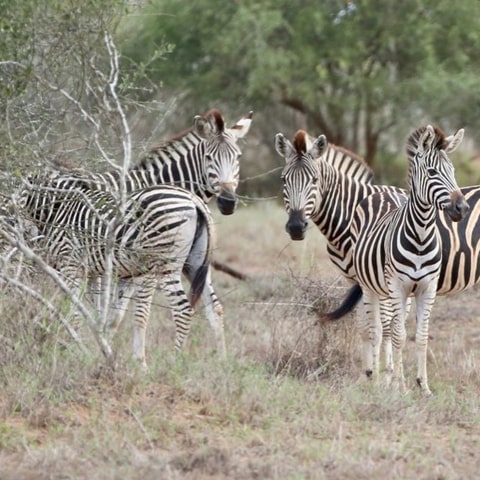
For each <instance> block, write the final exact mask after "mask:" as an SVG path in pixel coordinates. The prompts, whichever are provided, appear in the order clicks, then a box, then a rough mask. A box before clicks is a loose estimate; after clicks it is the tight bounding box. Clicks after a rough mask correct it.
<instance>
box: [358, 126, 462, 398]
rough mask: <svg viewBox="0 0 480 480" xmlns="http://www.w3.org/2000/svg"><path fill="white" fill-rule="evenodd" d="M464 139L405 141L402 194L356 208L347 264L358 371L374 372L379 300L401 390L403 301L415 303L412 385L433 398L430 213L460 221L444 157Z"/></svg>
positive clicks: (428, 134)
mask: <svg viewBox="0 0 480 480" xmlns="http://www.w3.org/2000/svg"><path fill="white" fill-rule="evenodd" d="M462 139H463V130H459V131H458V132H457V133H456V134H455V135H452V136H450V137H446V136H445V135H444V134H443V132H441V131H440V130H438V129H434V128H433V127H431V126H430V125H427V126H426V127H421V128H419V129H417V130H415V131H414V132H413V133H412V134H411V135H410V137H409V138H408V140H407V156H408V176H407V185H408V194H407V200H406V202H403V203H401V204H399V202H398V198H397V197H395V196H394V197H393V198H392V197H391V196H390V195H389V193H388V192H380V193H375V194H372V195H371V196H369V197H367V198H366V199H364V200H363V201H362V202H361V203H360V204H359V206H358V207H357V209H356V212H355V216H354V219H353V223H352V227H351V228H352V238H353V244H354V247H353V263H354V270H355V272H356V278H357V281H358V283H359V284H360V285H361V287H362V290H363V295H364V307H365V315H364V316H359V319H358V327H359V330H360V335H361V337H362V340H363V353H364V358H363V366H364V371H365V373H366V374H367V376H369V377H370V376H372V373H374V374H375V376H377V375H378V371H377V369H378V360H377V359H378V348H379V346H380V338H381V330H382V324H381V319H380V312H379V301H380V299H383V300H384V301H389V302H390V303H391V307H392V319H391V325H392V341H393V352H394V355H393V360H394V362H393V368H392V366H391V365H387V372H388V374H389V379H390V375H391V373H392V370H393V379H394V381H395V382H396V383H398V384H399V385H400V387H401V388H404V387H405V384H404V376H403V362H402V349H403V347H404V345H405V340H406V330H405V320H406V314H407V310H408V309H407V303H408V298H409V296H411V295H413V296H414V297H415V300H416V336H415V340H416V345H417V383H418V385H419V386H420V388H421V390H422V392H423V393H424V394H426V395H429V394H431V392H430V389H429V387H428V380H427V369H426V359H427V342H428V322H429V317H430V311H431V308H432V306H433V302H434V300H435V296H436V290H437V282H438V278H439V274H440V266H441V261H442V259H441V249H442V247H441V243H440V237H439V234H438V232H437V227H436V223H435V216H436V211H437V209H438V210H445V211H446V213H447V214H448V215H449V216H450V218H451V219H452V220H453V221H459V220H461V219H462V218H463V217H464V216H465V215H466V213H467V211H468V204H467V203H466V201H465V198H464V197H463V195H462V193H461V192H460V190H459V188H458V185H457V182H456V180H455V175H454V168H453V165H452V163H451V161H450V159H449V158H448V156H447V154H448V153H450V152H453V151H454V150H455V149H456V148H457V147H458V145H459V144H460V142H461V141H462Z"/></svg>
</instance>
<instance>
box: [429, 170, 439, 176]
mask: <svg viewBox="0 0 480 480" xmlns="http://www.w3.org/2000/svg"><path fill="white" fill-rule="evenodd" d="M427 173H428V176H429V177H435V176H437V175H438V170H437V169H436V168H427Z"/></svg>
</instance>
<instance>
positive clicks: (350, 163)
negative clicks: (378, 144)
mask: <svg viewBox="0 0 480 480" xmlns="http://www.w3.org/2000/svg"><path fill="white" fill-rule="evenodd" d="M314 141H315V138H314V137H312V136H311V135H309V134H308V133H307V132H306V131H305V130H298V131H297V133H296V134H295V137H294V139H293V147H294V148H295V150H296V151H297V152H298V153H306V152H307V151H308V150H309V149H310V148H311V146H312V144H313V142H314ZM321 161H324V162H326V163H328V164H329V165H330V166H331V167H333V168H334V169H335V170H336V171H337V172H339V173H343V174H344V175H345V176H347V177H348V178H351V179H353V180H357V181H359V182H362V183H372V182H373V171H372V169H371V168H370V167H369V166H368V164H367V162H366V161H365V160H364V159H363V158H362V157H361V156H360V155H357V154H356V153H353V152H351V151H350V150H347V149H346V148H344V147H339V146H338V145H334V144H333V143H329V144H328V148H327V151H326V152H325V154H324V155H323V157H322V160H321Z"/></svg>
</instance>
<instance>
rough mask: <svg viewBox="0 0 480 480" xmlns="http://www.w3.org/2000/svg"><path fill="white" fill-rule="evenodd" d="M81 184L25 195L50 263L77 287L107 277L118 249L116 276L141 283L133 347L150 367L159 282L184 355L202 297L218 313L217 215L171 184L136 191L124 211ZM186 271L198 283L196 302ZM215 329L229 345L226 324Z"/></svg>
mask: <svg viewBox="0 0 480 480" xmlns="http://www.w3.org/2000/svg"><path fill="white" fill-rule="evenodd" d="M76 182H77V188H75V189H72V188H68V189H64V188H63V187H62V186H63V184H64V179H63V178H62V177H59V178H56V177H52V176H49V177H48V178H36V179H34V180H33V184H31V185H30V186H29V187H28V188H24V189H23V191H22V192H21V195H20V208H21V212H22V214H23V215H25V217H26V219H27V220H30V221H33V222H34V224H35V225H36V227H37V228H38V230H39V232H40V233H41V234H42V235H43V241H42V247H43V248H44V249H45V251H46V256H47V261H48V263H49V264H50V265H52V266H54V267H55V268H56V269H57V270H59V271H60V272H61V273H62V274H63V275H64V276H65V277H66V279H67V280H68V281H69V283H70V284H71V285H72V287H75V288H76V289H78V288H79V286H80V279H82V278H83V279H88V280H92V279H95V278H100V277H102V276H103V275H104V273H105V269H106V262H107V260H106V257H107V252H108V251H109V245H111V247H112V248H111V253H112V264H113V275H114V276H115V277H116V278H119V279H133V280H134V281H135V282H136V286H137V296H136V300H137V302H138V305H137V309H136V311H135V329H134V341H133V349H134V356H135V358H136V359H138V360H139V361H140V362H141V364H142V366H143V367H144V368H146V361H145V331H146V326H147V322H148V317H149V313H150V308H151V304H152V297H153V294H154V291H155V287H156V284H157V280H158V281H159V283H160V287H161V289H162V290H163V292H164V293H165V295H166V298H167V300H168V302H169V304H170V308H171V311H172V314H173V317H174V319H175V324H176V336H175V348H176V350H180V349H181V348H182V346H183V344H184V340H185V338H186V336H187V335H188V332H189V330H190V324H191V317H192V315H193V308H194V307H195V305H196V303H197V301H198V299H199V298H200V297H202V299H203V301H204V304H205V306H206V308H207V309H211V306H210V303H209V299H210V297H211V295H212V293H213V290H212V288H211V283H210V270H209V265H210V260H211V254H212V248H213V245H212V235H213V224H212V218H211V215H210V212H209V210H208V208H207V207H206V205H205V203H204V202H203V201H202V200H201V199H199V198H198V197H197V196H196V195H194V194H192V193H191V192H188V191H186V190H184V189H180V188H177V187H175V186H171V185H162V186H153V187H147V188H144V189H141V190H137V191H134V192H130V193H129V194H128V195H127V197H126V202H125V205H124V206H123V207H124V208H123V209H122V208H121V205H119V202H118V199H117V198H115V196H114V195H113V194H111V193H109V192H106V191H102V190H98V189H91V188H89V185H88V184H87V185H85V186H84V188H82V179H81V178H78V179H76ZM122 211H124V213H123V214H122ZM182 272H184V273H186V275H187V277H188V279H189V280H190V282H191V290H190V294H189V295H188V297H187V295H186V293H185V290H184V288H183V286H182ZM207 313H208V312H207ZM210 314H213V315H215V314H216V313H215V312H214V311H213V310H212V311H211V312H209V314H208V316H209V318H211V315H210ZM212 324H213V325H214V327H216V332H215V333H216V336H217V339H221V340H223V328H222V330H221V331H219V327H220V326H223V324H222V322H221V319H216V320H215V321H212ZM223 350H224V345H223ZM223 353H225V351H223Z"/></svg>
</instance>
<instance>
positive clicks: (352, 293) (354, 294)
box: [317, 283, 363, 321]
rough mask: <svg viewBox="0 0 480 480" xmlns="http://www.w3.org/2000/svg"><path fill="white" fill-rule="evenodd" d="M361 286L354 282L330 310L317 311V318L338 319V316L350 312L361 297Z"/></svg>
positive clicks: (323, 319)
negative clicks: (336, 305) (343, 296)
mask: <svg viewBox="0 0 480 480" xmlns="http://www.w3.org/2000/svg"><path fill="white" fill-rule="evenodd" d="M362 295H363V292H362V287H360V285H359V284H358V283H355V284H354V285H353V286H352V288H350V290H349V291H348V293H347V296H346V297H345V298H344V299H343V300H342V303H341V304H340V306H339V307H337V308H336V309H335V310H333V311H332V312H317V315H318V317H319V320H321V321H328V320H339V319H340V318H342V317H344V316H345V315H347V313H350V312H351V311H352V310H353V309H354V308H355V306H356V305H357V303H358V302H359V301H360V299H361V298H362Z"/></svg>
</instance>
